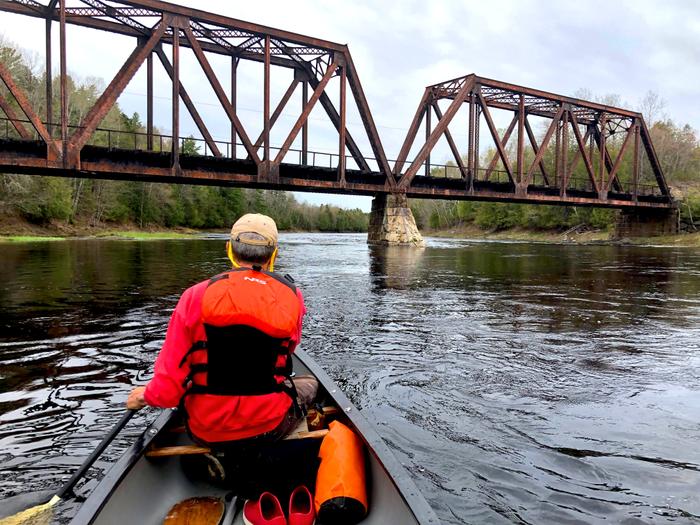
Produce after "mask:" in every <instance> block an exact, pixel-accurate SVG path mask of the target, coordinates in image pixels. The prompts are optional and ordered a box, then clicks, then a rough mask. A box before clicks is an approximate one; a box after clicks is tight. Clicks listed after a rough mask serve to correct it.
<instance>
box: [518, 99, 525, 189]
mask: <svg viewBox="0 0 700 525" xmlns="http://www.w3.org/2000/svg"><path fill="white" fill-rule="evenodd" d="M517 115H518V154H517V161H518V162H517V165H518V172H517V173H518V184H520V183H521V182H522V181H523V179H524V178H525V166H524V164H525V96H524V95H523V94H522V93H521V94H520V97H519V101H518V113H517Z"/></svg>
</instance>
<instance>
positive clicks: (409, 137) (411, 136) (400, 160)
mask: <svg viewBox="0 0 700 525" xmlns="http://www.w3.org/2000/svg"><path fill="white" fill-rule="evenodd" d="M430 97H431V93H430V90H429V89H426V90H425V91H424V92H423V97H422V98H421V100H420V103H419V104H418V109H417V110H416V114H415V115H414V116H413V120H412V121H411V125H410V126H409V128H408V133H406V138H405V139H404V141H403V145H402V146H401V150H400V151H399V156H398V157H396V161H395V162H394V177H398V176H399V175H400V174H401V170H402V169H403V165H404V163H405V162H406V159H407V158H408V154H409V153H410V151H411V146H413V142H414V141H415V140H416V135H418V128H419V127H420V125H421V122H422V121H423V117H424V116H425V114H426V112H427V110H428V102H429V100H430Z"/></svg>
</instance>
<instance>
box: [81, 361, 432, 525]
mask: <svg viewBox="0 0 700 525" xmlns="http://www.w3.org/2000/svg"><path fill="white" fill-rule="evenodd" d="M294 370H295V372H296V373H297V374H299V375H302V374H309V373H310V374H312V375H314V376H316V377H317V378H318V380H319V383H320V384H321V387H322V389H325V391H326V392H325V393H327V398H330V399H332V401H333V402H334V404H335V405H336V406H338V407H339V408H340V409H341V410H343V411H344V413H345V416H347V419H348V420H349V421H350V423H352V425H353V426H354V427H355V429H356V431H357V432H358V434H359V435H360V436H362V438H363V440H364V442H365V444H366V446H367V449H368V452H369V454H368V456H369V462H368V466H369V472H368V479H369V480H371V481H369V482H368V492H369V494H368V496H369V506H370V512H369V514H368V516H367V518H366V519H365V520H363V521H362V523H363V524H365V525H392V524H396V525H410V524H430V525H435V524H437V523H439V521H438V519H437V518H436V516H435V514H434V512H433V510H432V509H431V508H430V506H429V505H428V504H427V502H426V501H425V499H424V498H423V496H422V495H421V494H420V493H419V492H418V490H417V489H416V487H415V485H414V484H413V481H412V480H411V479H410V478H409V476H408V474H407V472H406V471H405V470H404V468H403V467H402V466H401V465H400V464H399V463H398V461H397V460H396V459H395V458H394V456H393V455H392V453H391V451H390V450H389V449H388V447H387V446H386V444H385V443H384V442H383V441H382V439H381V438H380V437H379V435H378V434H377V433H376V431H375V430H374V428H373V427H372V426H371V425H370V424H369V423H368V422H367V421H366V420H365V419H364V417H362V415H361V414H360V412H359V411H357V410H356V409H355V408H354V407H353V406H352V404H351V403H350V401H349V400H348V399H347V398H346V396H345V395H344V394H343V393H342V392H341V391H340V390H339V389H338V387H337V386H336V385H335V384H334V383H333V382H332V381H331V380H330V378H329V377H328V376H327V375H326V373H325V372H324V371H323V370H322V369H321V368H320V367H319V366H318V365H317V364H316V363H315V362H314V361H313V360H312V359H311V358H310V357H309V356H308V355H307V354H305V353H304V352H303V351H301V350H297V352H295V359H294ZM174 416H175V412H174V411H171V410H165V411H163V413H162V414H161V415H160V416H159V417H158V418H157V419H156V421H154V423H153V424H152V425H150V426H149V428H147V429H146V430H145V431H144V433H143V434H142V435H141V436H140V438H139V439H138V440H137V442H136V443H134V445H133V446H132V447H131V448H130V449H129V450H127V452H126V453H125V454H124V455H123V457H122V458H121V459H120V460H119V461H118V462H117V463H115V465H114V466H113V467H112V468H111V469H110V470H109V472H108V473H107V474H106V475H105V477H104V478H103V479H102V481H101V482H100V484H99V485H98V486H97V487H96V488H95V490H94V491H93V492H92V493H91V494H90V496H89V497H88V499H87V500H86V501H85V503H84V504H83V505H82V507H81V508H80V510H79V511H78V513H77V514H76V516H75V518H74V519H73V521H72V522H71V523H72V524H74V525H82V524H85V525H87V524H90V523H95V524H99V525H121V524H123V523H134V524H137V523H138V524H142V525H156V524H161V523H163V518H164V517H165V516H166V514H167V513H168V510H169V509H170V508H172V506H173V505H175V504H176V503H178V502H180V501H182V500H185V499H187V498H191V497H195V496H220V497H224V496H225V495H226V494H227V493H228V492H229V491H228V490H226V489H222V488H217V487H215V486H213V485H210V484H208V483H206V482H202V481H193V480H191V479H188V478H187V477H186V476H185V475H184V473H183V470H182V467H181V464H180V461H179V458H178V457H168V458H146V457H145V456H144V455H143V453H144V451H145V450H146V448H147V447H148V445H149V444H150V442H151V441H152V440H153V439H155V438H156V437H157V436H158V435H159V434H160V432H161V431H162V430H163V429H164V428H165V427H166V426H167V424H168V422H169V421H170V419H171V418H172V417H174ZM283 506H284V503H283ZM233 523H235V524H238V523H243V521H242V518H241V516H240V513H239V516H237V518H236V520H235V521H234V522H233Z"/></svg>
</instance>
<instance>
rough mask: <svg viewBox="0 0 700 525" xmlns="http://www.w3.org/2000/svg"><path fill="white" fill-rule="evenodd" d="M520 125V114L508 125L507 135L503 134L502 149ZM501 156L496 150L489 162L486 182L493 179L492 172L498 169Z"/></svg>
mask: <svg viewBox="0 0 700 525" xmlns="http://www.w3.org/2000/svg"><path fill="white" fill-rule="evenodd" d="M517 123H518V114H517V113H516V114H515V115H514V116H513V118H512V119H511V121H510V124H508V127H507V128H506V131H505V133H504V134H503V139H501V147H502V148H505V147H506V146H507V145H508V141H509V140H510V136H511V135H512V134H513V130H514V129H515V125H516V124H517ZM500 158H501V156H500V154H499V152H498V150H496V154H495V155H494V156H493V157H492V158H491V161H490V162H489V165H488V166H487V167H486V173H485V174H484V180H486V181H488V180H489V179H490V178H491V172H493V170H494V169H496V164H498V159H500Z"/></svg>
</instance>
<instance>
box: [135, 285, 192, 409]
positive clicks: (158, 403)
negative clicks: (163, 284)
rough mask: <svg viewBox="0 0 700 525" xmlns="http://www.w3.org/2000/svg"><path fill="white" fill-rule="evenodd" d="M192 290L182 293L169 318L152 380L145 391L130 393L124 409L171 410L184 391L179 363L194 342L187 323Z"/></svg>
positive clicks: (185, 368)
mask: <svg viewBox="0 0 700 525" xmlns="http://www.w3.org/2000/svg"><path fill="white" fill-rule="evenodd" d="M192 290H193V289H192V288H190V289H189V290H187V291H185V293H184V294H183V295H182V297H181V298H180V301H179V302H178V304H177V307H176V308H175V311H174V312H173V315H172V316H171V318H170V323H169V324H168V331H167V334H166V336H165V341H164V342H163V347H162V348H161V351H160V353H159V354H158V357H157V358H156V362H155V366H154V375H153V378H152V379H151V381H150V382H149V383H148V385H146V386H145V387H137V388H135V389H134V390H132V392H131V394H130V395H129V399H128V400H127V408H133V409H136V410H138V409H139V408H142V407H143V406H145V405H150V406H155V407H161V408H172V407H176V406H177V405H178V403H179V402H180V398H181V397H182V394H183V393H184V391H185V388H184V386H183V382H184V381H185V378H186V377H187V374H188V373H189V367H188V366H182V367H180V362H181V361H182V358H183V357H184V356H185V354H186V353H187V351H188V350H189V349H190V348H191V346H192V344H193V342H194V338H193V334H192V327H190V326H189V325H188V322H187V320H188V313H189V311H190V309H191V308H192V307H193V305H192V301H193V297H192V296H193V295H194V294H193V293H192Z"/></svg>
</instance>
